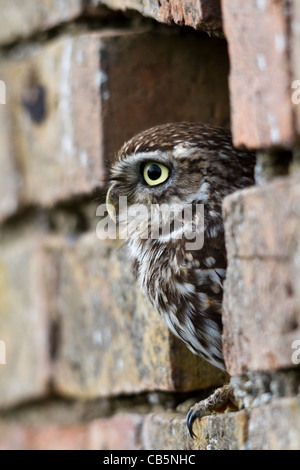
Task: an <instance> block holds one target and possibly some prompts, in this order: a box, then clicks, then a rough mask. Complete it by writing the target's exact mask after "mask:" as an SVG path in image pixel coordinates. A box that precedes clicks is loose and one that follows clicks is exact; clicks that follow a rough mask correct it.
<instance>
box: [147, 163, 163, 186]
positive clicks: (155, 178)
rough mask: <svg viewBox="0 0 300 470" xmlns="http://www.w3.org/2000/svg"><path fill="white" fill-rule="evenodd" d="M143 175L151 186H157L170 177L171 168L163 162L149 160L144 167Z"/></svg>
mask: <svg viewBox="0 0 300 470" xmlns="http://www.w3.org/2000/svg"><path fill="white" fill-rule="evenodd" d="M143 176H144V180H145V181H146V183H147V184H149V186H156V185H158V184H161V183H164V182H165V181H166V180H167V179H168V177H169V168H167V167H166V166H165V165H162V164H161V163H156V162H149V163H147V164H146V165H145V167H144V172H143Z"/></svg>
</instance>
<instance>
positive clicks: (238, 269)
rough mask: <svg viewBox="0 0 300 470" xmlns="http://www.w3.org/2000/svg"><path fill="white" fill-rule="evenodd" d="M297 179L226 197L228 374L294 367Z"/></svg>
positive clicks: (299, 225)
mask: <svg viewBox="0 0 300 470" xmlns="http://www.w3.org/2000/svg"><path fill="white" fill-rule="evenodd" d="M299 187H300V186H299V177H296V176H295V177H294V178H282V179H278V180H275V181H274V182H272V183H269V184H267V185H265V186H264V187H256V188H251V189H247V190H244V191H240V192H237V193H235V194H234V195H232V196H229V197H228V198H226V199H225V202H224V206H223V207H224V215H225V229H226V242H227V251H228V260H229V263H228V270H227V278H226V283H225V294H224V315H223V322H224V334H223V342H224V354H225V360H226V364H227V367H228V371H229V373H230V374H231V375H239V374H242V373H243V372H244V371H245V370H257V371H258V370H268V369H280V368H284V367H293V366H295V364H293V361H292V354H293V352H294V349H293V348H292V345H293V342H294V341H295V340H299V338H300V297H299V288H298V287H299V282H300V263H299V249H300V244H299V240H300V222H299V221H300V218H299V207H300V204H299V201H300V190H299Z"/></svg>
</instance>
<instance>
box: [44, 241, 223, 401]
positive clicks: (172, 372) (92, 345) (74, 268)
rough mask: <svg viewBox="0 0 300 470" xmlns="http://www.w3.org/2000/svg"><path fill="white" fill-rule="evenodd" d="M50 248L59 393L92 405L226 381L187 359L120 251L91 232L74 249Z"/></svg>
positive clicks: (67, 244)
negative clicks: (105, 398)
mask: <svg viewBox="0 0 300 470" xmlns="http://www.w3.org/2000/svg"><path fill="white" fill-rule="evenodd" d="M48 249H49V256H50V257H51V256H52V258H53V262H52V263H53V265H54V266H56V272H57V279H58V282H57V283H55V281H53V279H52V284H53V285H54V286H55V285H57V286H58V287H57V290H55V291H54V292H53V294H52V295H51V294H50V295H49V297H51V298H52V299H53V301H54V302H53V305H52V317H53V318H56V322H57V325H58V328H57V333H58V337H57V350H56V353H55V357H56V363H55V367H54V378H53V381H54V386H55V388H56V390H57V391H58V392H59V393H61V394H63V395H68V396H78V397H82V398H93V397H98V396H107V395H117V394H124V393H136V392H142V391H148V390H167V391H172V390H178V391H180V390H181V391H183V390H194V389H198V388H205V387H208V386H210V385H215V384H217V383H222V382H223V380H224V376H223V374H222V373H221V372H220V371H219V370H218V369H215V368H213V366H210V365H209V364H208V363H206V362H205V361H202V360H200V358H198V357H196V356H194V355H193V354H192V353H190V352H189V351H188V350H187V348H186V347H185V345H184V344H183V343H182V342H181V341H179V340H177V339H176V338H175V337H174V336H173V335H172V334H171V333H170V332H169V330H168V329H167V327H166V326H165V325H164V324H163V322H162V320H161V318H160V316H159V315H158V313H156V312H155V311H153V310H152V309H151V307H150V306H149V304H148V303H147V301H146V299H144V298H143V295H142V294H141V292H140V290H139V288H138V287H137V286H136V284H135V281H134V279H133V276H132V274H131V269H130V265H129V262H128V260H126V254H125V252H124V249H119V250H117V249H116V247H114V246H112V245H111V244H109V242H103V241H101V242H100V241H99V240H98V239H97V237H96V234H94V233H90V234H87V235H84V236H81V237H80V238H79V239H78V240H77V241H75V242H74V241H73V242H72V241H68V240H67V239H61V238H59V239H53V241H52V243H51V244H49V248H48ZM54 278H55V276H54ZM48 284H50V283H48Z"/></svg>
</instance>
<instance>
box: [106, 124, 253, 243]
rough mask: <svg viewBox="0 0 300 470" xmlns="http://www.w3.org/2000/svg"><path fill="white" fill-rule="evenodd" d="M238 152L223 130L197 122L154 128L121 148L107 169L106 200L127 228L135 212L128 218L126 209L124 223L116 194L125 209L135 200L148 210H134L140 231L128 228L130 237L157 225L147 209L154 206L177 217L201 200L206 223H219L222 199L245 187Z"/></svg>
mask: <svg viewBox="0 0 300 470" xmlns="http://www.w3.org/2000/svg"><path fill="white" fill-rule="evenodd" d="M238 156H239V153H238V151H235V149H233V147H232V144H231V137H230V132H229V131H227V130H225V129H221V128H216V127H211V126H207V125H203V124H197V123H194V124H191V123H177V124H166V125H162V126H157V127H155V128H152V129H149V130H148V131H145V132H143V133H141V134H138V135H137V136H135V137H134V138H133V139H131V140H130V141H129V142H127V143H126V144H125V145H124V146H123V147H122V149H121V150H120V152H119V155H118V157H119V158H118V161H117V162H116V164H115V165H114V166H113V167H112V169H111V182H112V185H111V187H110V190H109V192H108V197H107V202H108V203H110V204H112V205H113V206H114V207H115V208H116V209H117V212H118V222H119V224H121V225H122V221H124V220H125V219H126V224H127V226H130V227H131V226H132V227H134V222H135V221H136V212H133V213H132V214H131V215H132V217H131V218H130V210H129V222H128V212H127V213H126V218H125V217H124V212H122V210H120V205H119V201H120V198H126V204H127V205H126V210H127V208H128V206H129V207H130V206H132V205H137V204H138V205H143V206H144V207H146V208H148V211H142V213H140V214H139V218H140V222H141V225H142V226H144V232H143V230H142V231H141V230H140V231H139V232H137V231H135V230H134V228H132V229H130V237H131V236H135V232H136V233H139V234H141V233H145V229H146V227H147V226H149V224H152V225H153V224H154V225H157V224H158V218H157V219H155V217H154V220H153V217H152V220H150V209H149V208H150V207H151V208H153V207H155V206H156V205H159V206H160V207H162V206H164V207H167V208H168V210H166V212H165V214H168V216H170V214H172V217H173V219H174V218H175V219H177V218H178V217H182V214H181V212H182V210H183V207H186V205H192V206H195V205H196V204H197V205H199V204H204V205H205V210H206V220H207V226H209V225H211V224H210V222H209V221H213V222H214V226H215V227H216V226H217V225H218V224H219V225H220V224H221V218H222V216H221V204H222V199H223V197H224V196H225V195H226V194H227V193H228V192H230V191H232V190H234V189H235V188H238V187H239V185H241V186H240V187H243V186H244V185H245V182H243V179H245V177H244V175H243V174H242V172H243V170H242V168H243V166H242V165H241V162H240V161H239V159H238V158H237V157H238ZM248 180H249V178H248V179H247V181H248ZM151 210H152V209H151ZM153 211H154V212H155V210H154V209H153ZM153 211H152V216H153ZM165 217H167V215H165ZM173 219H172V220H173ZM171 222H172V221H171ZM163 223H166V220H164V221H163ZM160 228H161V227H160ZM209 230H210V229H209V227H208V232H209ZM130 237H129V238H130Z"/></svg>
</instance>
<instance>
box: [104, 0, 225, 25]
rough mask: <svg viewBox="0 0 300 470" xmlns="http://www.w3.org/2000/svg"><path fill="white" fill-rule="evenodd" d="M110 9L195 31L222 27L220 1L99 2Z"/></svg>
mask: <svg viewBox="0 0 300 470" xmlns="http://www.w3.org/2000/svg"><path fill="white" fill-rule="evenodd" d="M98 4H101V5H102V4H105V5H107V6H108V7H109V8H112V9H120V10H126V9H132V10H137V11H139V12H140V13H141V14H142V15H145V16H149V17H151V18H154V19H155V20H157V21H160V22H162V23H167V24H171V23H176V24H179V25H186V26H192V27H193V28H196V29H204V30H209V31H211V30H218V29H221V27H222V20H221V7H220V0H169V1H159V0H150V1H149V0H142V1H141V0H99V1H98Z"/></svg>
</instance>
